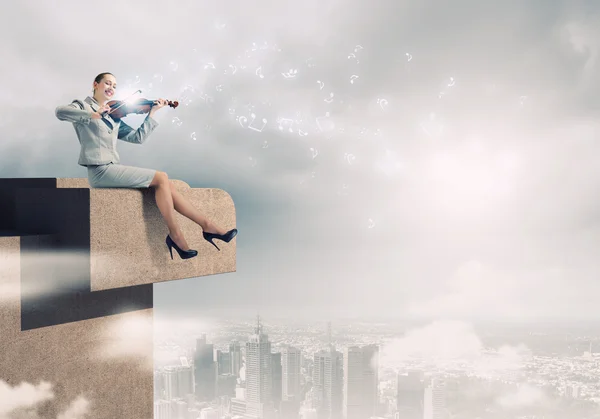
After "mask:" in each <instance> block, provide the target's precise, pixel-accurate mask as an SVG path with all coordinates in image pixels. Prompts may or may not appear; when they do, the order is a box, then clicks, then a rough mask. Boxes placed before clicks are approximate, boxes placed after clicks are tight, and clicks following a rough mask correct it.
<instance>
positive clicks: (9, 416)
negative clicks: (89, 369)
mask: <svg viewBox="0 0 600 419" xmlns="http://www.w3.org/2000/svg"><path fill="white" fill-rule="evenodd" d="M52 387H53V385H52V383H50V382H48V381H40V382H39V384H37V385H34V384H31V383H26V382H21V383H20V384H18V385H15V386H14V387H13V386H10V385H9V384H8V383H6V382H5V381H2V380H0V419H41V416H39V415H38V413H37V407H38V406H39V405H41V404H44V403H49V402H52V400H54V392H53V391H52ZM90 406H91V403H90V401H89V400H88V399H87V398H85V397H83V396H79V397H77V398H76V399H74V400H73V401H72V402H71V403H70V405H69V406H68V407H67V408H66V409H65V410H64V411H63V412H61V413H60V414H59V415H58V416H57V417H56V419H85V418H86V417H88V416H87V415H88V414H89V413H90Z"/></svg>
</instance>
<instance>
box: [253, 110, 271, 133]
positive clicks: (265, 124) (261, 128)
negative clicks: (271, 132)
mask: <svg viewBox="0 0 600 419" xmlns="http://www.w3.org/2000/svg"><path fill="white" fill-rule="evenodd" d="M250 117H251V118H252V121H250V123H249V124H248V128H250V129H251V130H253V131H256V132H262V130H263V129H265V127H266V126H267V118H263V119H262V123H263V126H262V127H260V128H256V127H253V126H252V123H253V122H254V120H255V119H256V114H251V115H250Z"/></svg>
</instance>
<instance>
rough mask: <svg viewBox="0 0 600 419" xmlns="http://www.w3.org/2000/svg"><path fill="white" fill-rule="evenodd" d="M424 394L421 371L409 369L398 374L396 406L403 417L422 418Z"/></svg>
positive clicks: (405, 418)
mask: <svg viewBox="0 0 600 419" xmlns="http://www.w3.org/2000/svg"><path fill="white" fill-rule="evenodd" d="M424 395H425V382H424V374H423V373H422V372H421V371H409V372H408V374H398V390H397V405H396V406H397V408H398V413H399V416H400V417H401V418H403V419H423V403H424Z"/></svg>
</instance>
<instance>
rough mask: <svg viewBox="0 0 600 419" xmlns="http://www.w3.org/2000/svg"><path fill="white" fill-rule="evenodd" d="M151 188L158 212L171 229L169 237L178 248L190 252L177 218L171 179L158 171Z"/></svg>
mask: <svg viewBox="0 0 600 419" xmlns="http://www.w3.org/2000/svg"><path fill="white" fill-rule="evenodd" d="M150 187H151V188H154V198H155V200H156V205H157V206H158V210H159V211H160V213H161V214H162V216H163V218H164V219H165V221H166V223H167V227H168V228H169V236H171V239H173V241H174V242H175V244H177V246H179V247H180V248H181V249H182V250H189V249H190V248H189V246H188V244H187V242H186V241H185V237H183V232H182V231H181V229H180V227H179V225H178V224H177V220H176V218H175V206H174V203H173V196H172V192H171V183H170V181H169V177H168V176H167V174H166V173H165V172H159V171H156V174H155V175H154V178H153V179H152V182H150Z"/></svg>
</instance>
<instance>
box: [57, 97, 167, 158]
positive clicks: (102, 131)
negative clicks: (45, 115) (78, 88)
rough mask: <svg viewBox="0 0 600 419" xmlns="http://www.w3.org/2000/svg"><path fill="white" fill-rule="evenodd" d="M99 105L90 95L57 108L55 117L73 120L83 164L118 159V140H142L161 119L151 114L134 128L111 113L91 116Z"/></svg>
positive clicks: (131, 141)
mask: <svg viewBox="0 0 600 419" xmlns="http://www.w3.org/2000/svg"><path fill="white" fill-rule="evenodd" d="M99 107H100V105H99V104H98V102H96V100H95V99H94V98H92V97H90V96H88V97H87V98H85V100H84V101H80V100H77V99H76V100H73V102H71V103H70V104H68V105H65V106H58V107H57V108H56V111H55V113H56V117H57V118H58V119H59V120H61V121H68V122H72V123H73V126H74V127H75V132H76V133H77V138H78V139H79V143H80V144H81V152H80V153H79V162H78V164H79V165H80V166H88V165H101V164H107V163H115V164H117V163H119V162H120V158H119V153H117V140H121V141H127V142H129V143H134V144H142V143H143V142H144V141H146V139H147V138H148V136H149V135H150V134H151V133H152V131H154V129H155V128H156V127H157V126H158V122H156V120H155V119H153V118H152V117H150V115H148V116H147V117H146V119H145V120H144V122H143V123H142V125H140V127H139V128H138V129H137V130H134V129H133V128H131V127H130V126H129V125H127V124H126V123H125V122H123V121H121V120H114V119H113V118H111V116H110V115H107V116H105V117H104V118H103V119H92V113H93V112H96V111H97V110H98V108H99Z"/></svg>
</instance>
